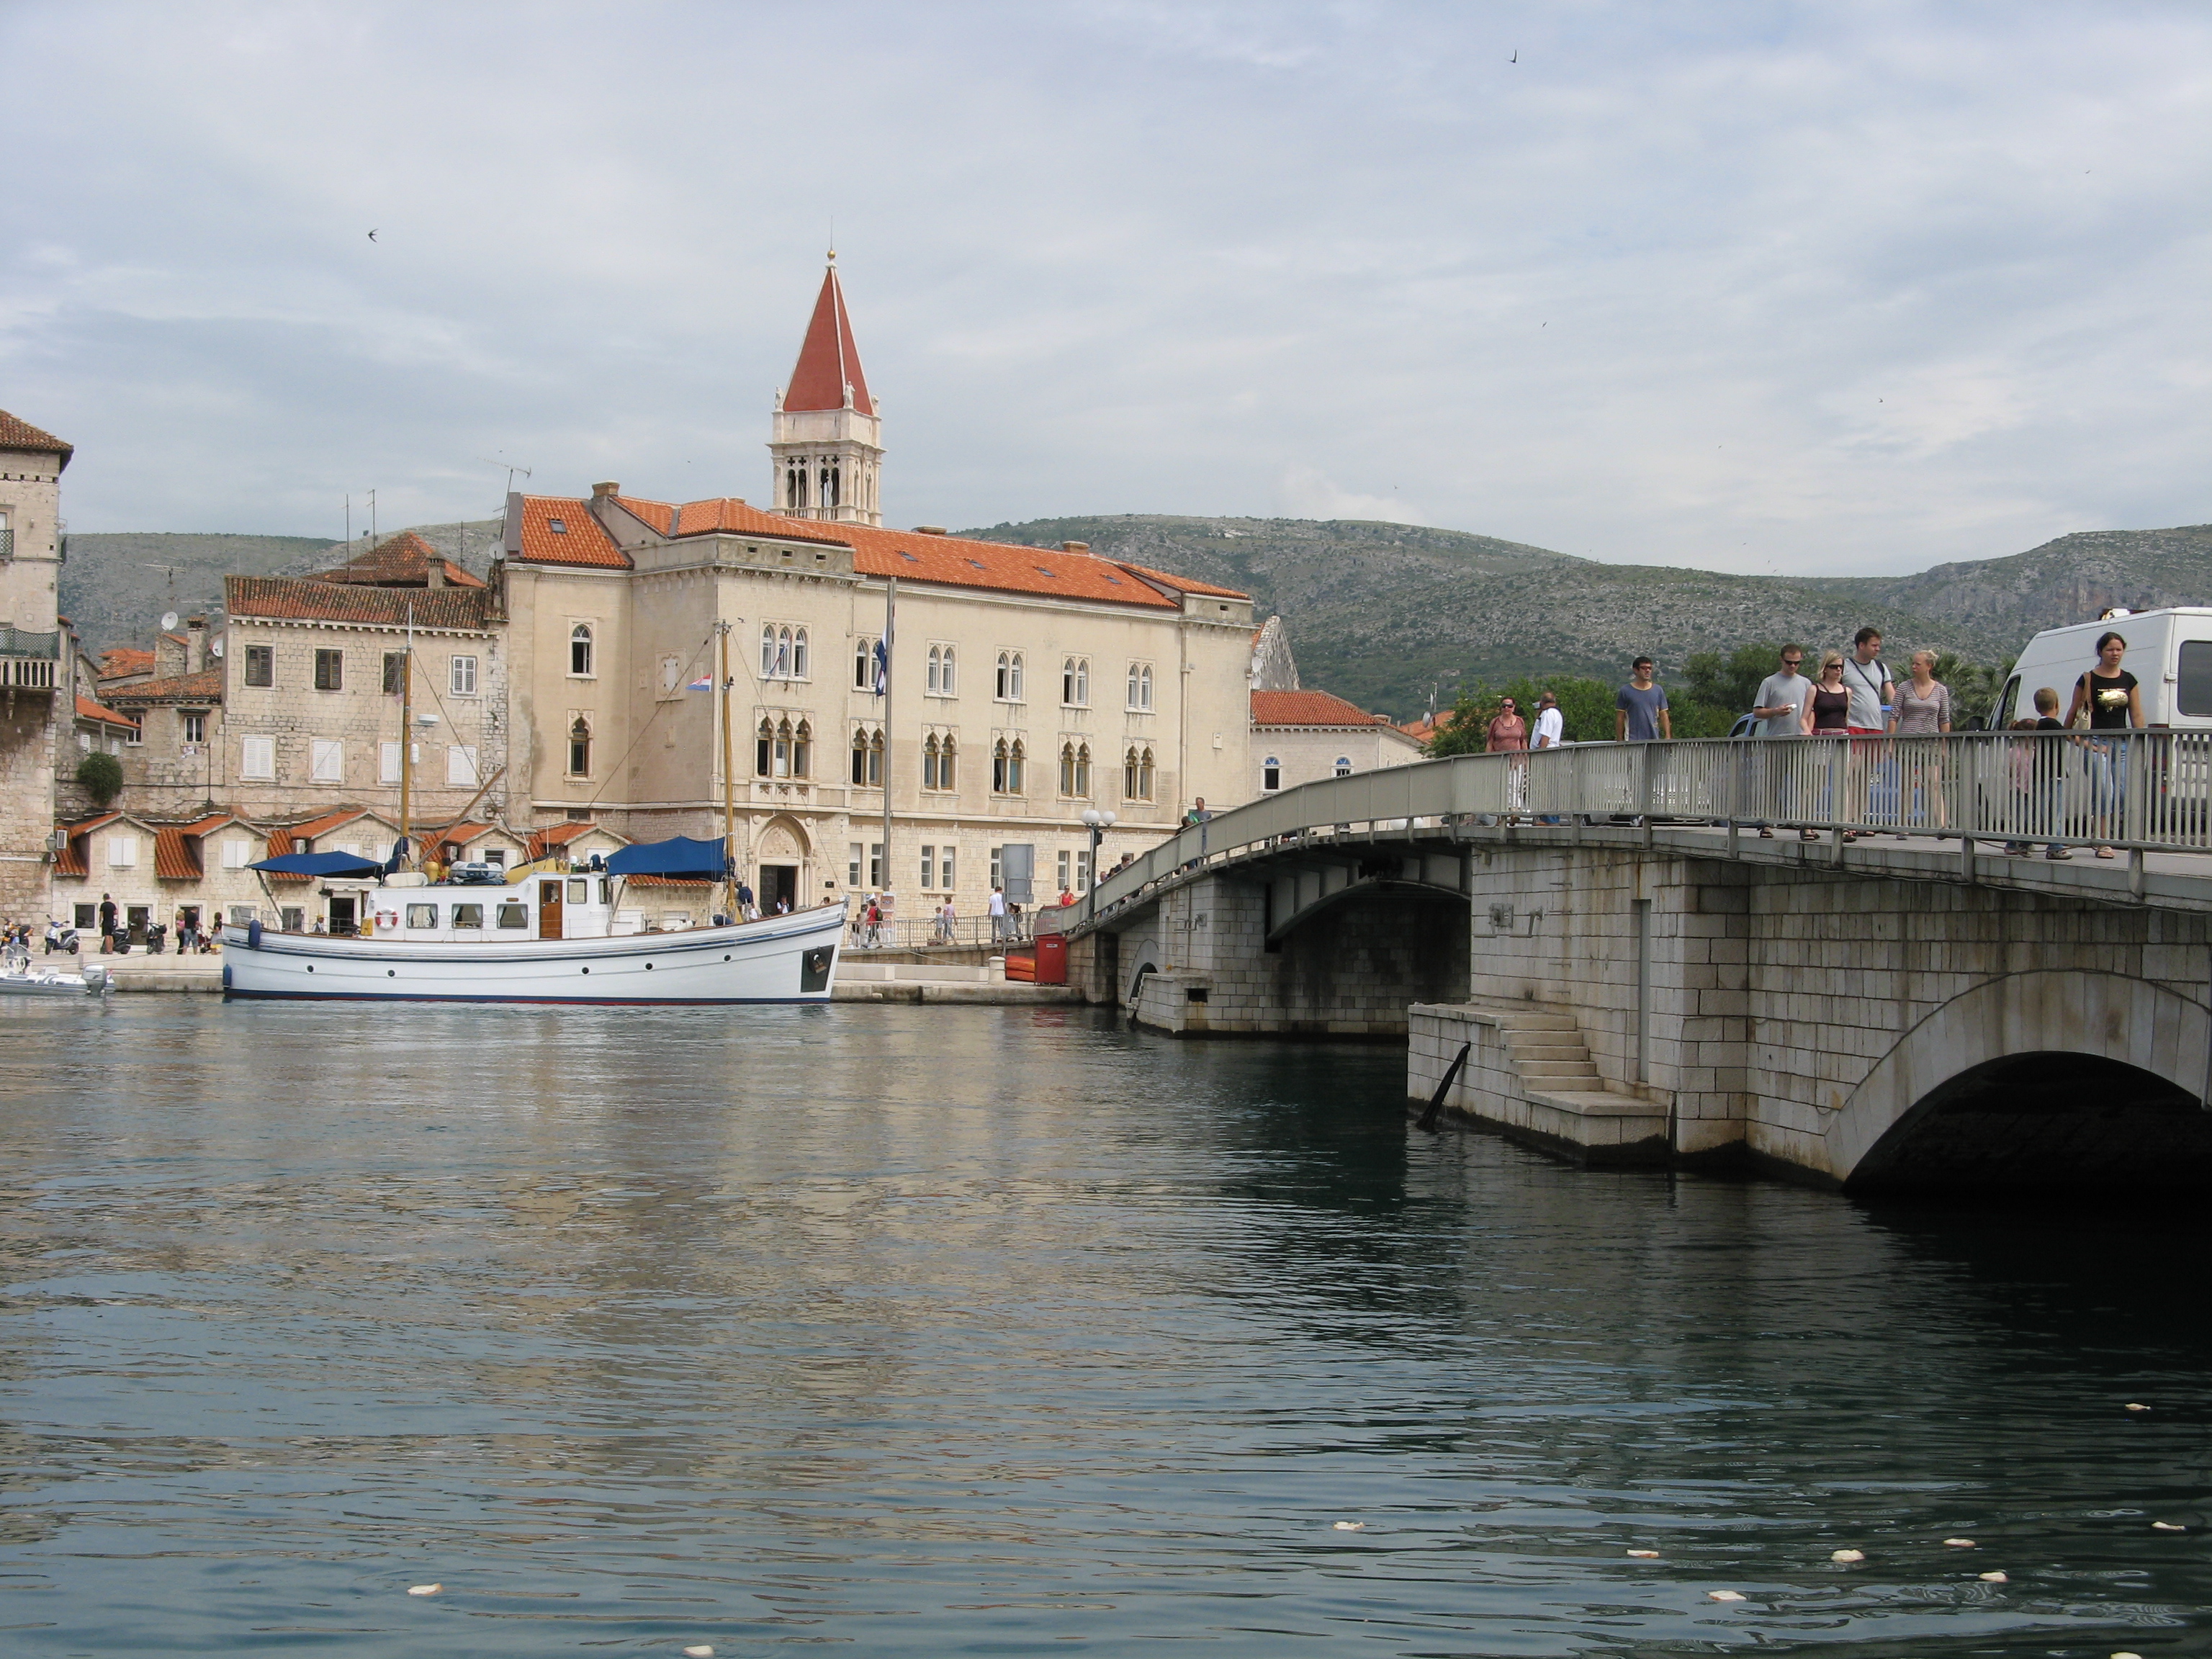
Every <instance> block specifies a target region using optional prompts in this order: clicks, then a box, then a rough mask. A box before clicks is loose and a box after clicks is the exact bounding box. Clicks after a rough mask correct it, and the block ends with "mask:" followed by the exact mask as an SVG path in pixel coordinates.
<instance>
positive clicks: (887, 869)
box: [877, 576, 898, 908]
mask: <svg viewBox="0 0 2212 1659" xmlns="http://www.w3.org/2000/svg"><path fill="white" fill-rule="evenodd" d="M897 631H898V578H897V577H896V576H892V577H890V578H888V579H887V585H886V586H885V588H884V867H883V871H882V874H883V880H882V881H880V882H879V883H878V884H877V888H878V891H879V892H882V893H884V895H886V896H888V895H889V894H890V891H891V746H892V738H891V651H892V648H893V647H892V640H893V638H894V636H895V635H896V633H897ZM894 908H896V907H894Z"/></svg>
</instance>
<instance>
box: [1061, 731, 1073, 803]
mask: <svg viewBox="0 0 2212 1659" xmlns="http://www.w3.org/2000/svg"><path fill="white" fill-rule="evenodd" d="M1060 793H1061V794H1063V795H1072V794H1073V793H1075V745H1074V744H1072V743H1063V744H1060Z"/></svg>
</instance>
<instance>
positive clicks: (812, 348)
mask: <svg viewBox="0 0 2212 1659" xmlns="http://www.w3.org/2000/svg"><path fill="white" fill-rule="evenodd" d="M847 386H851V387H852V388H853V407H854V409H856V410H859V411H860V413H861V414H863V415H873V414H874V413H875V412H876V404H875V400H874V399H873V398H871V397H869V396H868V380H867V377H866V375H865V374H862V373H861V372H860V348H859V347H858V346H856V345H854V343H853V319H852V318H851V317H850V316H849V315H848V313H846V310H845V290H844V289H842V288H841V287H839V286H838V283H837V256H836V254H835V253H832V254H831V255H830V256H829V270H827V271H826V272H824V273H823V277H822V292H821V293H820V294H819V295H817V296H816V298H815V301H814V315H813V316H812V317H811V319H808V322H807V325H806V338H805V341H804V342H803V343H801V344H800V346H799V362H798V364H797V366H796V367H795V368H793V369H792V371H791V387H790V389H789V390H788V391H787V392H785V393H784V394H783V407H784V409H785V410H787V411H790V410H803V409H842V408H844V406H845V388H846V387H847Z"/></svg>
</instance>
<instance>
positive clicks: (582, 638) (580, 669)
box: [568, 623, 592, 679]
mask: <svg viewBox="0 0 2212 1659" xmlns="http://www.w3.org/2000/svg"><path fill="white" fill-rule="evenodd" d="M568 671H569V672H570V673H571V674H575V675H578V676H580V677H581V678H585V679H589V678H591V675H592V625H591V623H577V624H576V625H575V626H574V628H572V629H569V630H568Z"/></svg>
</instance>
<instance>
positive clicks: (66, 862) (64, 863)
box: [54, 812, 123, 876]
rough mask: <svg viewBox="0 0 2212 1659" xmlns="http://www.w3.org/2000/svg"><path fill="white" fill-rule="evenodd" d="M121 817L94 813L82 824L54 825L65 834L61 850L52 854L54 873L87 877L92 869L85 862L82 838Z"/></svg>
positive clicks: (107, 813) (119, 815) (118, 813)
mask: <svg viewBox="0 0 2212 1659" xmlns="http://www.w3.org/2000/svg"><path fill="white" fill-rule="evenodd" d="M122 816H123V814H122V813H120V812H95V813H94V814H93V815H92V816H91V817H88V818H86V819H84V820H83V821H82V823H58V824H56V825H55V826H54V827H55V828H56V829H60V830H62V831H64V832H65V838H64V841H63V843H62V850H61V851H60V852H58V853H57V854H54V873H55V874H56V875H58V876H89V875H90V874H91V873H92V869H91V866H89V865H88V864H87V863H86V862H85V848H84V838H85V837H86V836H89V835H90V834H91V833H92V832H93V831H94V830H95V829H100V828H102V827H104V826H106V825H107V824H111V823H114V822H115V820H116V819H118V818H119V817H122Z"/></svg>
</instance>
